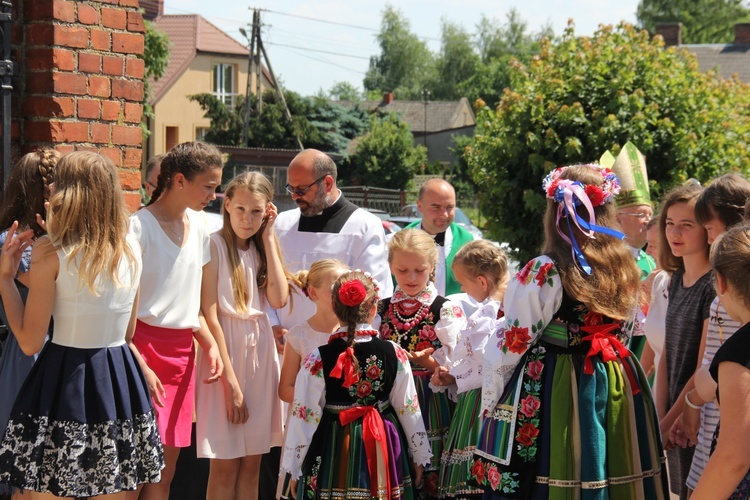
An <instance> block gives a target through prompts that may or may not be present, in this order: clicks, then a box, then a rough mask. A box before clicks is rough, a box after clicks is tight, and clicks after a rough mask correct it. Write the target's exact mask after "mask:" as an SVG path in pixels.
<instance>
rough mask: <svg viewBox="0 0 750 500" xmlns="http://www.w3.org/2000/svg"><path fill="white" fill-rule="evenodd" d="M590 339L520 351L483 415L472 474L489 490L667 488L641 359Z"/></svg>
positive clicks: (504, 494)
mask: <svg viewBox="0 0 750 500" xmlns="http://www.w3.org/2000/svg"><path fill="white" fill-rule="evenodd" d="M587 348H588V343H586V345H585V346H578V347H577V348H561V347H557V346H554V345H551V344H547V343H544V342H540V343H538V344H536V345H535V346H534V347H532V348H531V349H529V351H528V352H527V354H526V356H524V358H522V360H521V362H520V363H519V365H518V366H517V368H516V370H515V373H514V374H513V377H512V378H511V380H510V382H509V384H508V386H507V387H506V389H505V392H504V394H503V396H502V397H501V398H500V401H499V403H498V404H497V406H496V407H495V410H494V411H493V412H492V414H490V415H488V416H487V417H486V418H484V419H483V421H482V428H481V432H480V436H479V441H478V444H477V449H476V451H475V461H474V464H473V465H472V470H471V476H472V481H473V482H474V483H475V484H478V485H480V486H482V487H484V488H485V498H552V499H557V498H560V499H562V498H565V499H568V498H570V499H573V498H583V499H605V498H628V499H630V498H639V499H640V498H644V499H664V498H666V499H668V498H669V493H668V484H667V475H666V468H665V467H664V462H665V459H664V452H663V449H662V444H661V436H660V434H659V421H658V418H657V416H656V411H655V409H654V404H653V399H652V396H651V391H650V389H649V385H648V379H647V378H646V376H645V374H644V373H643V370H642V368H641V367H640V364H639V363H638V361H637V360H636V359H635V356H632V355H630V356H626V357H624V358H623V357H620V355H619V354H618V355H617V356H616V357H615V358H614V359H612V360H610V361H606V362H604V361H602V359H601V356H600V355H595V356H591V357H589V358H586V351H587ZM589 363H590V364H589ZM586 365H588V368H587V367H586ZM587 372H589V373H587Z"/></svg>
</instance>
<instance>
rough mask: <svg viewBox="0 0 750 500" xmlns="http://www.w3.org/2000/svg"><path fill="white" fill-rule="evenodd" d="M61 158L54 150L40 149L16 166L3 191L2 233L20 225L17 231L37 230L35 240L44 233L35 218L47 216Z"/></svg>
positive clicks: (22, 159) (1, 210) (0, 227)
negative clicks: (46, 208) (47, 205)
mask: <svg viewBox="0 0 750 500" xmlns="http://www.w3.org/2000/svg"><path fill="white" fill-rule="evenodd" d="M60 157H62V155H61V154H60V152H59V151H56V150H54V149H38V150H37V151H34V152H32V153H26V154H25V155H23V156H22V157H21V159H20V160H18V161H17V162H16V164H15V165H13V168H12V169H11V171H10V175H9V176H8V182H7V183H6V184H5V189H4V190H3V205H2V208H1V209H0V231H5V230H6V229H8V228H10V226H12V225H13V222H14V221H18V227H19V229H21V228H29V229H33V230H34V236H35V237H37V238H38V237H39V236H42V235H43V234H44V233H45V231H44V229H42V227H41V226H40V225H39V224H38V223H37V221H36V214H40V215H41V216H42V217H44V216H45V215H46V210H45V208H44V202H45V201H47V198H49V195H50V184H52V183H53V182H55V168H56V167H57V162H59V161H60Z"/></svg>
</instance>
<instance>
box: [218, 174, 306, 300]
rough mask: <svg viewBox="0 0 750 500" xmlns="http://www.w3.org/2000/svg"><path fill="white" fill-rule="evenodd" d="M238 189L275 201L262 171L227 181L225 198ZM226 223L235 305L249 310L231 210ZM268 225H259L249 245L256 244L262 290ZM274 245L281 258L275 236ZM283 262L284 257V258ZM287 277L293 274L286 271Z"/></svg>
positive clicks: (223, 233) (265, 279)
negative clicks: (264, 236) (264, 239)
mask: <svg viewBox="0 0 750 500" xmlns="http://www.w3.org/2000/svg"><path fill="white" fill-rule="evenodd" d="M238 190H246V191H249V192H250V193H253V194H257V195H260V196H262V197H263V198H265V200H266V201H265V203H266V204H267V203H269V202H271V201H273V186H272V185H271V181H269V180H268V177H266V176H265V175H263V174H262V173H260V172H251V171H247V172H242V173H241V174H238V175H237V176H235V177H234V179H232V180H231V181H229V184H227V187H226V189H225V190H224V199H225V200H231V199H232V198H233V197H234V194H235V193H236V192H237V191H238ZM223 218H224V226H223V228H222V229H221V232H220V234H221V237H222V238H223V239H224V242H225V243H226V245H227V263H228V264H229V269H230V270H231V273H232V275H231V278H232V294H233V296H234V306H235V308H236V309H237V311H238V312H247V299H248V297H249V293H248V290H247V283H245V272H244V269H243V267H242V261H241V260H240V255H239V251H238V250H237V234H236V233H235V232H234V230H232V222H231V219H230V217H229V212H227V211H226V210H224V211H223ZM265 227H266V222H265V221H264V222H263V224H262V225H261V226H260V228H259V229H258V231H257V232H256V233H255V234H254V235H252V236H251V237H250V244H251V245H252V246H253V247H255V250H256V251H257V252H258V268H257V270H256V273H255V278H256V281H257V283H258V289H259V290H263V289H265V288H266V287H267V286H268V268H267V265H266V249H265V247H264V245H263V239H262V238H263V230H264V229H265ZM273 246H274V248H275V249H276V252H277V253H278V255H279V257H281V249H280V247H279V242H278V240H277V239H276V237H275V236H274V239H273ZM282 262H283V260H282ZM284 272H285V274H286V275H287V278H290V277H291V275H290V274H289V273H288V272H287V271H286V270H284Z"/></svg>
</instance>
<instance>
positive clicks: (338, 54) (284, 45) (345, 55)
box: [266, 42, 370, 61]
mask: <svg viewBox="0 0 750 500" xmlns="http://www.w3.org/2000/svg"><path fill="white" fill-rule="evenodd" d="M266 43H267V44H268V45H276V46H278V47H287V48H290V49H298V50H304V51H307V52H320V53H321V54H328V55H331V56H341V57H351V58H352V59H364V60H365V61H369V60H370V58H369V57H364V56H355V55H352V54H342V53H341V52H331V51H328V50H319V49H310V48H307V47H300V46H298V45H287V44H285V43H276V42H266Z"/></svg>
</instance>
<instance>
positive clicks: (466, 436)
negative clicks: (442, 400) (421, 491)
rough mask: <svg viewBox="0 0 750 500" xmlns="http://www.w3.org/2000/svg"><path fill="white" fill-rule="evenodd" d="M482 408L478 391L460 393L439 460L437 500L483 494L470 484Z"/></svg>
mask: <svg viewBox="0 0 750 500" xmlns="http://www.w3.org/2000/svg"><path fill="white" fill-rule="evenodd" d="M481 408H482V390H481V389H473V390H471V391H467V392H464V393H462V394H459V396H458V403H456V411H455V413H454V414H453V420H452V421H451V426H450V430H449V431H448V439H447V440H446V442H445V450H443V457H442V459H441V467H440V485H439V488H438V497H440V498H455V497H459V498H469V497H470V496H472V495H477V496H481V494H482V492H483V490H482V489H481V488H479V487H477V486H476V485H473V484H469V474H470V472H471V466H472V464H473V463H474V450H475V449H476V444H477V441H478V440H479V430H480V426H481V423H482V419H481V417H480V411H481Z"/></svg>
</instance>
